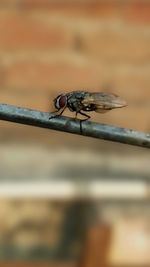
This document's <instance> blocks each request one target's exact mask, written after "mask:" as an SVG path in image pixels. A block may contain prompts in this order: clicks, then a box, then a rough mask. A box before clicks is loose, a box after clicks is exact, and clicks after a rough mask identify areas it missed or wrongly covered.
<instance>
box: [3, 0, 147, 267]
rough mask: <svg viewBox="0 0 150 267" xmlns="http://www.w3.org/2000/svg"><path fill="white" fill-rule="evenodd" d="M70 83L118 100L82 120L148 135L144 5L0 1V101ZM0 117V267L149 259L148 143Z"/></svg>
mask: <svg viewBox="0 0 150 267" xmlns="http://www.w3.org/2000/svg"><path fill="white" fill-rule="evenodd" d="M82 89H83V90H89V91H105V92H113V93H116V94H118V95H119V96H121V97H122V98H124V99H125V100H126V101H127V103H128V107H126V108H123V109H120V110H114V111H112V112H110V113H108V114H107V113H106V114H102V115H101V114H94V113H93V114H92V120H94V121H97V122H99V123H101V122H102V123H108V124H112V125H115V126H119V127H127V128H132V129H135V130H139V131H144V132H150V1H149V0H128V1H126V0H105V1H104V0H70V1H68V0H0V99H1V100H0V102H1V103H7V104H12V105H16V106H21V107H26V108H32V109H37V110H42V111H46V112H50V111H53V109H54V107H53V99H54V98H55V97H56V96H57V95H58V94H60V93H63V92H69V91H72V90H82ZM65 115H66V116H73V115H74V114H72V113H71V114H70V113H69V112H68V111H67V112H65ZM0 125H1V131H0V151H1V153H0V266H5V265H7V266H8V265H9V263H10V264H11V266H12V264H13V262H14V266H17V263H16V262H20V263H18V266H26V262H27V261H28V263H27V264H28V266H30V265H29V264H30V262H32V266H35V265H37V264H39V266H69V267H70V266H79V265H80V266H82V267H90V266H91V267H94V266H99V267H105V266H123V265H127V266H139V265H140V266H144V265H145V266H150V213H149V210H150V209H149V206H150V183H149V182H150V166H149V161H150V153H149V150H147V149H143V148H135V147H131V146H128V145H121V144H117V143H112V142H107V141H100V140H96V139H92V138H88V137H82V136H76V135H71V134H67V133H62V132H56V131H50V130H46V129H39V128H34V127H31V126H23V125H19V124H13V123H10V122H9V123H8V122H4V121H1V122H0ZM40 262H41V265H40ZM6 263H7V264H6ZM54 263H55V264H54ZM23 264H24V265H23ZM43 264H45V265H43ZM50 264H51V265H50Z"/></svg>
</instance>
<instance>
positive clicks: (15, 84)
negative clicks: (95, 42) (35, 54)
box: [0, 54, 150, 103]
mask: <svg viewBox="0 0 150 267" xmlns="http://www.w3.org/2000/svg"><path fill="white" fill-rule="evenodd" d="M73 58H74V57H73V54H72V56H71V55H70V58H67V54H66V57H64V58H62V57H59V60H58V59H56V60H55V61H53V60H49V61H46V62H44V61H41V60H38V59H37V60H32V61H31V60H30V59H28V60H27V59H24V60H23V59H22V60H21V59H20V60H16V61H15V60H14V61H12V62H11V63H9V64H4V65H3V64H2V63H1V66H0V69H1V72H2V75H1V76H2V77H1V79H0V86H1V88H8V89H9V90H13V89H15V90H18V91H20V92H23V91H25V90H26V91H29V92H30V91H31V93H37V94H38V93H39V92H43V93H46V94H47V93H50V92H54V91H55V92H56V94H57V93H60V92H61V91H71V90H79V89H80V90H81V89H84V90H85V89H87V90H94V91H95V90H98V91H99V90H100V91H102V90H109V91H112V92H115V93H117V94H119V95H122V97H124V98H125V99H127V101H129V102H130V101H132V102H138V103H143V101H146V102H148V99H149V98H150V90H149V87H150V76H149V66H148V65H147V66H146V65H143V66H142V65H141V66H140V67H136V66H134V65H133V66H131V65H125V64H119V65H118V64H117V65H108V64H106V63H102V64H98V63H97V62H95V63H94V62H93V61H90V60H89V61H88V60H85V59H84V60H83V58H82V57H81V58H80V57H79V58H78V61H76V60H73ZM71 59H72V60H71ZM1 62H2V61H1Z"/></svg>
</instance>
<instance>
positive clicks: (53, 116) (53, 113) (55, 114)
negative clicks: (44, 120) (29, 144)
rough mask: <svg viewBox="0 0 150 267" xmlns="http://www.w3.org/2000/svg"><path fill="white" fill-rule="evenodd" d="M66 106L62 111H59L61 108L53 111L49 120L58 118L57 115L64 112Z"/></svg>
mask: <svg viewBox="0 0 150 267" xmlns="http://www.w3.org/2000/svg"><path fill="white" fill-rule="evenodd" d="M65 109H66V107H64V108H63V109H62V110H61V112H59V111H60V110H56V111H54V112H52V116H51V117H49V120H51V119H53V118H56V117H59V116H61V115H62V114H63V112H64V111H65Z"/></svg>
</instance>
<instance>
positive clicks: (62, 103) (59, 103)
mask: <svg viewBox="0 0 150 267" xmlns="http://www.w3.org/2000/svg"><path fill="white" fill-rule="evenodd" d="M126 105H127V104H126V102H125V100H123V99H121V98H120V97H119V96H117V95H115V94H112V93H105V92H86V91H73V92H70V93H66V94H60V95H58V96H57V97H56V98H55V99H54V106H55V108H56V111H55V112H54V113H53V115H52V117H50V119H51V118H54V117H56V116H60V115H62V114H63V112H64V111H65V109H66V108H68V109H69V110H70V111H71V112H75V118H77V115H78V114H81V115H82V116H84V118H83V119H82V120H80V121H81V122H82V121H86V120H88V119H90V116H89V115H88V114H86V113H85V112H91V111H95V112H97V113H105V112H108V111H110V110H112V109H115V108H122V107H125V106H126ZM80 128H81V124H80Z"/></svg>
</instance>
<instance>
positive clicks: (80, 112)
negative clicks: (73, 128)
mask: <svg viewBox="0 0 150 267" xmlns="http://www.w3.org/2000/svg"><path fill="white" fill-rule="evenodd" d="M77 113H79V114H81V115H83V116H85V117H86V118H85V119H83V120H80V133H82V132H83V131H82V122H83V121H87V120H89V119H90V118H91V117H90V116H89V115H87V114H85V113H83V112H82V111H81V110H80V111H79V112H77ZM77 113H76V115H77Z"/></svg>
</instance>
